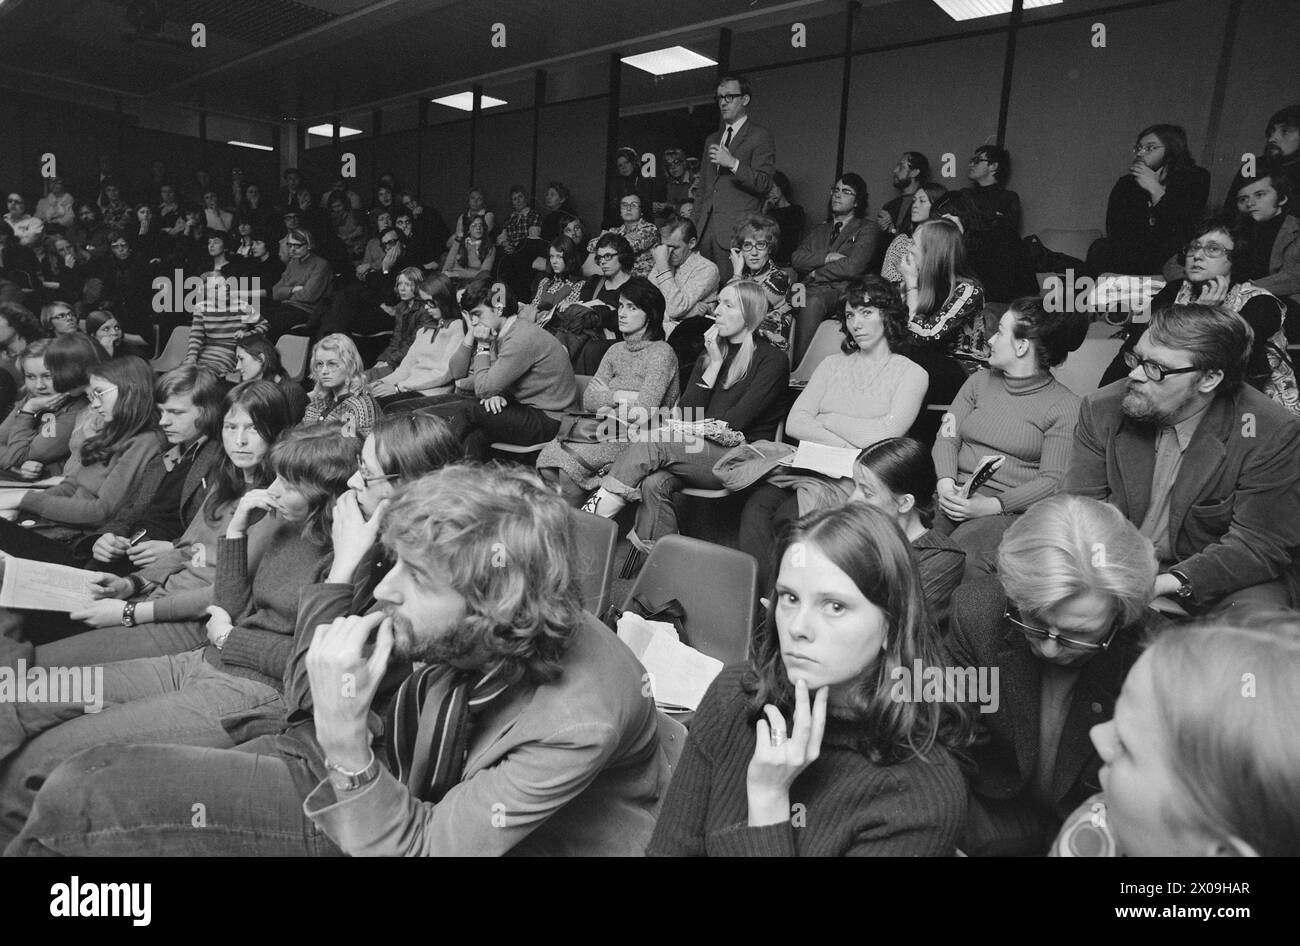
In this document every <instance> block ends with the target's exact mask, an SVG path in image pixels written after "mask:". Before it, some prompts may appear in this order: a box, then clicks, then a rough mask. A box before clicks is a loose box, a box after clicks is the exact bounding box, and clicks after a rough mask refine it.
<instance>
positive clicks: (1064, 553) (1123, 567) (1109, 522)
mask: <svg viewBox="0 0 1300 946" xmlns="http://www.w3.org/2000/svg"><path fill="white" fill-rule="evenodd" d="M998 574H999V576H1000V577H1001V580H1002V588H1003V590H1005V591H1006V593H1007V597H1008V598H1010V599H1011V600H1012V601H1013V602H1014V603H1015V604H1016V605H1017V606H1018V607H1019V608H1020V609H1021V610H1022V611H1023V612H1025V613H1026V614H1032V615H1040V616H1041V615H1043V614H1046V612H1048V611H1049V610H1051V609H1052V608H1054V607H1056V606H1057V605H1058V604H1060V603H1061V602H1062V601H1065V600H1066V599H1067V598H1072V597H1074V596H1075V595H1079V594H1083V593H1085V592H1088V591H1095V592H1098V593H1100V594H1104V595H1109V596H1110V597H1111V598H1112V599H1113V600H1114V602H1115V604H1116V605H1117V606H1118V608H1119V614H1120V620H1121V621H1123V623H1124V625H1125V626H1126V627H1127V626H1129V625H1132V624H1136V623H1138V622H1139V621H1140V620H1141V618H1142V617H1143V616H1144V615H1145V613H1146V610H1147V602H1149V601H1150V600H1151V597H1152V592H1153V590H1154V588H1155V581H1156V553H1155V547H1154V546H1153V545H1152V544H1151V540H1150V539H1148V538H1147V537H1146V536H1144V535H1143V534H1142V533H1141V532H1139V531H1138V529H1137V526H1135V525H1133V524H1132V523H1131V522H1129V521H1128V520H1127V519H1125V518H1124V514H1123V513H1121V512H1120V511H1119V510H1118V509H1116V508H1115V507H1114V506H1112V505H1110V504H1109V503H1101V502H1098V501H1097V500H1095V499H1085V498H1084V497H1082V496H1072V495H1068V494H1065V493H1059V494H1057V495H1056V496H1053V497H1050V498H1049V499H1044V500H1042V501H1041V502H1037V503H1035V504H1034V505H1032V506H1030V507H1029V509H1027V510H1026V511H1025V512H1024V513H1023V514H1021V516H1020V517H1019V519H1018V520H1017V521H1016V522H1015V524H1013V525H1012V526H1011V528H1010V529H1008V530H1007V531H1006V534H1005V535H1003V537H1002V544H1001V545H1000V546H998Z"/></svg>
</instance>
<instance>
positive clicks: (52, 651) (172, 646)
mask: <svg viewBox="0 0 1300 946" xmlns="http://www.w3.org/2000/svg"><path fill="white" fill-rule="evenodd" d="M82 626H83V627H84V626H85V625H82ZM206 640H207V631H206V629H205V628H204V626H203V624H202V623H201V622H199V621H159V622H158V623H156V624H139V625H136V626H135V627H101V628H97V629H95V630H93V631H85V632H84V633H81V634H77V635H76V636H74V637H65V638H63V639H62V640H57V641H51V642H50V643H48V644H40V645H38V646H37V648H36V658H35V665H36V666H41V667H88V666H91V665H93V664H106V663H113V662H115V661H119V660H137V659H139V658H141V657H163V656H165V655H167V654H180V653H184V652H185V651H187V650H193V649H194V648H195V647H199V646H200V645H202V644H203V643H204V642H205V641H206Z"/></svg>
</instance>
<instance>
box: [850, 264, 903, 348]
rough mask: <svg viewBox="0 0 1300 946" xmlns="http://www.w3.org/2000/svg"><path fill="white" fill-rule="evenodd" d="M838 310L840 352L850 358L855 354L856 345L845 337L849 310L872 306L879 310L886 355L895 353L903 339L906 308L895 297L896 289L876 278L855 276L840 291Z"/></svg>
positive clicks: (899, 299)
mask: <svg viewBox="0 0 1300 946" xmlns="http://www.w3.org/2000/svg"><path fill="white" fill-rule="evenodd" d="M841 302H842V306H841V308H840V332H841V333H843V335H844V341H842V342H840V351H842V352H844V354H846V355H851V354H853V353H854V352H855V351H857V350H858V343H857V341H856V340H855V339H854V338H853V336H852V335H851V334H850V333H849V320H848V310H849V309H860V308H863V307H864V306H872V307H874V308H876V309H879V310H880V318H881V321H882V322H884V326H885V341H886V343H888V345H889V349H890V351H897V350H898V348H899V346H900V345H902V344H903V342H904V341H905V340H906V339H907V306H905V305H904V304H903V300H902V299H901V298H900V297H899V295H898V287H896V286H895V285H894V284H893V283H891V282H889V281H888V280H886V279H882V278H881V277H879V276H859V277H858V278H857V279H854V280H853V281H851V282H850V283H849V284H848V286H846V287H845V289H844V295H843V297H842V298H841Z"/></svg>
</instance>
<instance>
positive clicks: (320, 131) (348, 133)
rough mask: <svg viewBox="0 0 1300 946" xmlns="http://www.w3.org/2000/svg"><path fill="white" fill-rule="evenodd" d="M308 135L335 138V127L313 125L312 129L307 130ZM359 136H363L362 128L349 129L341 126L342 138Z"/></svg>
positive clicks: (340, 133) (340, 134)
mask: <svg viewBox="0 0 1300 946" xmlns="http://www.w3.org/2000/svg"><path fill="white" fill-rule="evenodd" d="M307 134H309V135H319V136H320V137H322V138H333V137H334V126H333V125H312V126H311V127H310V128H308V129H307ZM359 134H361V129H360V128H349V127H348V126H347V125H339V137H340V138H351V137H352V136H353V135H359Z"/></svg>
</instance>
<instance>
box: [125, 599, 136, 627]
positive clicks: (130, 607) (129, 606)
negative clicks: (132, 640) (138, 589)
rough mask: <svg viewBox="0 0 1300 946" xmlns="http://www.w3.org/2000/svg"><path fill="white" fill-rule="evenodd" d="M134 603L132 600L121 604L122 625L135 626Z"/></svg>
mask: <svg viewBox="0 0 1300 946" xmlns="http://www.w3.org/2000/svg"><path fill="white" fill-rule="evenodd" d="M135 605H136V602H134V601H128V602H127V603H126V604H124V605H122V626H123V627H135V625H136V620H135Z"/></svg>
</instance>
